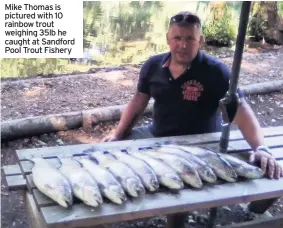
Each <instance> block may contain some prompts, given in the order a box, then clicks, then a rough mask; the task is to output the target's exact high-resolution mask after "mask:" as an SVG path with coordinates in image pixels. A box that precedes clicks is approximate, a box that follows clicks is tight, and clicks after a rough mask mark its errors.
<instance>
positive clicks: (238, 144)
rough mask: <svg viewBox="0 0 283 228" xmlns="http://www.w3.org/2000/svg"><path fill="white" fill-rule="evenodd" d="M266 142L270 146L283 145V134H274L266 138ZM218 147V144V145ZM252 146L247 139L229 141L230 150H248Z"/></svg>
mask: <svg viewBox="0 0 283 228" xmlns="http://www.w3.org/2000/svg"><path fill="white" fill-rule="evenodd" d="M264 142H265V144H266V145H267V146H269V147H271V148H272V147H282V144H283V143H282V142H283V136H274V137H269V138H265V139H264ZM217 148H218V145H217ZM250 149H251V147H250V145H249V144H248V142H247V141H246V140H240V141H231V142H229V150H230V151H233V150H235V151H248V150H250Z"/></svg>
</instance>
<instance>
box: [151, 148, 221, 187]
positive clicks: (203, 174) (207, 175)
mask: <svg viewBox="0 0 283 228" xmlns="http://www.w3.org/2000/svg"><path fill="white" fill-rule="evenodd" d="M152 150H153V151H156V152H158V153H168V154H174V155H177V156H180V157H182V158H184V159H186V160H188V161H189V162H191V164H192V165H193V166H194V167H195V169H196V170H197V172H198V174H199V176H200V178H201V179H202V180H203V181H206V182H208V183H215V182H216V181H217V176H216V175H215V173H214V172H213V170H212V169H211V168H210V167H209V166H208V165H207V163H206V162H204V161H203V160H202V159H200V158H199V157H197V156H195V155H193V154H190V153H187V152H185V151H183V150H181V149H180V148H177V147H176V146H173V147H172V146H167V145H166V146H159V147H154V148H152Z"/></svg>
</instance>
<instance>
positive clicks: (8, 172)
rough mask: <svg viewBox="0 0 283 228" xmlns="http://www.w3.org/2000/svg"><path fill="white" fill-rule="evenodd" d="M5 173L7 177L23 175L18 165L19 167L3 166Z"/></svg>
mask: <svg viewBox="0 0 283 228" xmlns="http://www.w3.org/2000/svg"><path fill="white" fill-rule="evenodd" d="M3 171H4V174H5V175H6V176H12V175H19V174H22V171H21V169H20V166H19V165H18V164H17V165H5V166H3Z"/></svg>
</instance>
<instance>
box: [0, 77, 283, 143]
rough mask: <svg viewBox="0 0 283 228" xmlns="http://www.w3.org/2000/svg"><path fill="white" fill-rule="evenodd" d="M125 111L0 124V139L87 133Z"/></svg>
mask: <svg viewBox="0 0 283 228" xmlns="http://www.w3.org/2000/svg"><path fill="white" fill-rule="evenodd" d="M241 90H242V91H243V92H244V93H245V94H246V95H251V94H260V93H269V92H277V91H283V80H277V81H272V82H263V83H258V84H254V85H246V86H242V87H241ZM125 108H126V105H116V106H109V107H103V108H95V109H91V110H83V111H79V112H70V113H63V114H56V115H48V116H37V117H28V118H23V119H17V120H9V121H4V122H2V123H1V139H2V140H11V139H16V138H21V137H29V136H34V135H40V134H44V133H51V132H57V131H66V130H70V129H76V128H79V127H81V126H83V128H84V130H85V131H89V130H90V129H91V128H92V126H93V125H94V124H98V123H100V122H107V121H116V120H119V119H120V117H121V113H122V112H123V110H124V109H125ZM152 111H153V102H151V101H150V103H149V105H148V106H147V108H146V109H145V111H144V114H151V113H152Z"/></svg>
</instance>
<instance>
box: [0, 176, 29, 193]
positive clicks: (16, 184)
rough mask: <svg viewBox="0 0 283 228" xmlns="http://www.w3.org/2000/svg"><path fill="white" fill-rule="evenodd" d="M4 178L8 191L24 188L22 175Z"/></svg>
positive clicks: (24, 181) (24, 182) (24, 183)
mask: <svg viewBox="0 0 283 228" xmlns="http://www.w3.org/2000/svg"><path fill="white" fill-rule="evenodd" d="M5 178H6V182H7V186H8V189H9V190H10V191H14V190H21V189H26V179H25V178H24V177H23V175H14V176H6V177H5Z"/></svg>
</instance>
